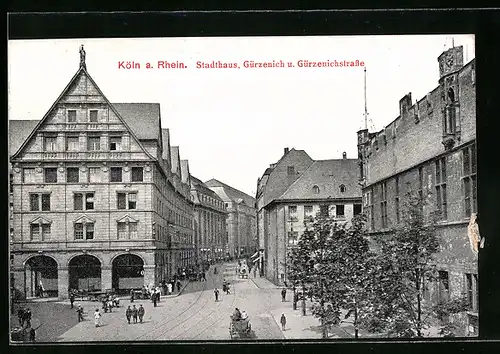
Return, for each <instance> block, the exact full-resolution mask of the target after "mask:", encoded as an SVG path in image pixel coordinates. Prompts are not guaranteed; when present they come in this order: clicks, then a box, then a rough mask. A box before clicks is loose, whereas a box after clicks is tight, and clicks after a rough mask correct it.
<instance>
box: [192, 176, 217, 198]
mask: <svg viewBox="0 0 500 354" xmlns="http://www.w3.org/2000/svg"><path fill="white" fill-rule="evenodd" d="M191 188H193V189H196V190H198V191H200V192H202V193H203V194H207V195H209V196H211V197H213V198H215V199H219V200H222V199H221V198H220V197H219V196H218V194H217V193H215V192H214V191H213V190H211V189H210V188H208V186H207V185H206V184H205V183H203V182H202V181H201V180H200V179H198V178H196V177H194V176H191Z"/></svg>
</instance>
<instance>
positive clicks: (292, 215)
mask: <svg viewBox="0 0 500 354" xmlns="http://www.w3.org/2000/svg"><path fill="white" fill-rule="evenodd" d="M288 214H289V217H290V220H297V206H296V205H290V206H289V207H288Z"/></svg>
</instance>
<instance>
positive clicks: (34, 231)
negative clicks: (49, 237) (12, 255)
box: [30, 224, 40, 241]
mask: <svg viewBox="0 0 500 354" xmlns="http://www.w3.org/2000/svg"><path fill="white" fill-rule="evenodd" d="M30 239H31V240H32V241H33V240H39V239H40V225H39V224H31V225H30Z"/></svg>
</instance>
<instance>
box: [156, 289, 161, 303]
mask: <svg viewBox="0 0 500 354" xmlns="http://www.w3.org/2000/svg"><path fill="white" fill-rule="evenodd" d="M160 298H161V290H160V287H159V286H157V287H156V301H158V302H160Z"/></svg>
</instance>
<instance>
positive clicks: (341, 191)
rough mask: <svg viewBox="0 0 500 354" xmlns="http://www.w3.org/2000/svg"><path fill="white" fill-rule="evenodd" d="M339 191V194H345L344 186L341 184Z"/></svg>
mask: <svg viewBox="0 0 500 354" xmlns="http://www.w3.org/2000/svg"><path fill="white" fill-rule="evenodd" d="M339 189H340V193H345V190H346V188H345V185H343V184H341V185H340V186H339Z"/></svg>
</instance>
